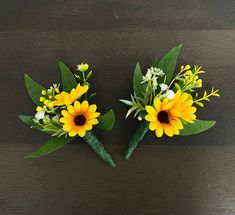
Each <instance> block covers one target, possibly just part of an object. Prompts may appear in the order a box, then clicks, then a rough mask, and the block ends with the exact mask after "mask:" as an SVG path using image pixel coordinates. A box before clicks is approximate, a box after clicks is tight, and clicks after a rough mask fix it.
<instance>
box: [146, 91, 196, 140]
mask: <svg viewBox="0 0 235 215" xmlns="http://www.w3.org/2000/svg"><path fill="white" fill-rule="evenodd" d="M192 104H193V99H192V97H191V96H190V94H188V93H182V91H180V90H178V91H177V93H176V94H175V97H174V99H173V100H169V99H168V98H165V99H164V100H163V101H161V100H160V99H159V98H157V97H156V98H154V102H153V106H149V105H147V106H146V107H145V110H146V111H147V113H148V114H147V115H146V116H145V120H147V121H148V122H150V123H149V129H150V130H151V131H155V134H156V136H157V137H162V135H163V133H165V134H166V135H167V136H169V137H172V136H173V135H178V134H179V130H181V129H183V124H182V122H181V120H184V121H186V122H189V123H193V122H194V120H195V119H196V115H195V114H194V113H195V112H196V108H195V107H193V106H192Z"/></svg>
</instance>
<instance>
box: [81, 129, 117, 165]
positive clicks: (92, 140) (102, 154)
mask: <svg viewBox="0 0 235 215" xmlns="http://www.w3.org/2000/svg"><path fill="white" fill-rule="evenodd" d="M83 139H84V141H85V142H86V143H87V144H88V146H90V147H91V148H92V149H93V150H94V151H95V153H96V154H97V155H98V156H99V158H101V159H102V160H103V161H104V162H106V163H107V164H108V165H110V166H111V167H115V166H116V164H115V162H114V160H113V159H112V157H111V155H110V154H109V153H108V151H107V150H106V149H105V148H104V146H103V144H102V143H101V142H100V140H98V139H97V138H96V136H95V135H94V134H93V133H92V132H91V131H88V132H86V135H85V136H84V137H83Z"/></svg>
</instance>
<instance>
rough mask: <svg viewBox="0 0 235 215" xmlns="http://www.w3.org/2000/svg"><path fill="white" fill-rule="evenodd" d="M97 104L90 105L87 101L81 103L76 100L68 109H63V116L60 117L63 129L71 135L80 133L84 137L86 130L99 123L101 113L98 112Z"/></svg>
mask: <svg viewBox="0 0 235 215" xmlns="http://www.w3.org/2000/svg"><path fill="white" fill-rule="evenodd" d="M96 109H97V106H96V105H94V104H93V105H89V103H88V102H87V101H83V102H82V103H80V102H79V101H76V102H75V103H74V105H68V106H67V110H62V112H61V113H62V115H63V117H61V118H60V122H62V123H63V124H64V125H63V129H64V130H65V131H67V132H68V134H69V136H70V137H73V136H75V135H79V136H80V137H84V136H85V134H86V131H89V130H91V129H92V126H93V125H96V124H98V123H99V122H98V120H97V117H98V116H99V115H100V113H99V112H96Z"/></svg>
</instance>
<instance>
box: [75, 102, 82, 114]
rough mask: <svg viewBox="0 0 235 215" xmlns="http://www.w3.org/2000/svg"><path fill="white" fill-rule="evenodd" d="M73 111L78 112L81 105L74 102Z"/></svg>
mask: <svg viewBox="0 0 235 215" xmlns="http://www.w3.org/2000/svg"><path fill="white" fill-rule="evenodd" d="M74 109H75V111H76V112H80V109H81V103H80V102H79V101H76V102H74Z"/></svg>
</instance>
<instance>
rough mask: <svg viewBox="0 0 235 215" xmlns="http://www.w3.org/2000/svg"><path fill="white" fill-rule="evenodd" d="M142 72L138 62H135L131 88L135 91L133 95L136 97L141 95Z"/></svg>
mask: <svg viewBox="0 0 235 215" xmlns="http://www.w3.org/2000/svg"><path fill="white" fill-rule="evenodd" d="M142 78H143V74H142V72H141V68H140V64H139V63H137V64H136V66H135V70H134V77H133V89H134V92H135V95H136V96H137V97H142V96H143V95H142V92H143V86H142V84H141V83H140V82H141V81H142Z"/></svg>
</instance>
